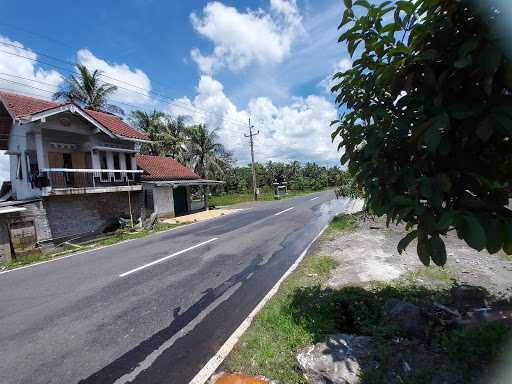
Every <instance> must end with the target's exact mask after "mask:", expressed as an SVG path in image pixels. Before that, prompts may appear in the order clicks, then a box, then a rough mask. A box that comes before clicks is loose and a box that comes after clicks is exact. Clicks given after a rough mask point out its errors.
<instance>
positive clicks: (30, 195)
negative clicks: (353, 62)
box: [0, 92, 209, 241]
mask: <svg viewBox="0 0 512 384" xmlns="http://www.w3.org/2000/svg"><path fill="white" fill-rule="evenodd" d="M149 142H150V141H149V138H148V137H147V136H146V134H145V133H143V132H140V131H138V130H136V129H134V128H132V127H131V126H130V125H129V124H128V123H127V122H126V121H124V120H122V119H121V118H120V117H118V116H115V115H112V114H109V113H104V112H98V111H92V110H88V109H84V108H81V107H80V106H79V105H77V104H74V103H69V102H68V103H58V102H54V101H49V100H43V99H38V98H34V97H29V96H24V95H20V94H14V93H8V92H0V150H4V151H7V152H6V153H7V154H8V155H9V159H10V183H11V191H10V192H9V193H10V195H9V196H10V198H9V199H8V198H7V197H5V196H4V197H2V196H0V205H2V204H7V203H8V201H3V200H11V201H13V202H16V204H19V203H23V202H30V204H32V205H34V204H35V205H34V207H32V208H33V209H32V208H31V209H29V211H31V212H32V213H34V212H36V213H35V214H31V215H32V216H34V217H35V218H34V219H31V220H28V221H32V222H34V225H35V227H36V229H35V230H34V232H36V233H38V236H37V237H38V241H40V240H42V239H43V240H44V239H56V238H65V237H72V236H80V235H81V234H87V233H95V232H96V233H97V232H101V231H103V230H104V229H105V228H107V227H108V226H109V225H112V223H113V222H114V221H115V220H117V219H118V218H119V217H129V218H132V220H136V219H138V218H139V217H144V216H147V215H151V214H153V213H155V214H157V215H158V216H174V215H176V214H184V213H187V212H188V211H190V210H191V209H192V208H193V207H192V203H191V188H193V187H197V186H200V185H204V184H205V183H208V182H209V181H207V180H201V178H200V177H199V176H198V175H196V174H195V173H194V172H193V171H192V170H190V169H188V168H186V167H185V166H183V165H182V164H180V163H178V162H177V161H176V160H174V159H172V158H167V157H160V156H148V155H139V150H140V147H141V145H143V144H144V143H149ZM34 202H37V203H34ZM38 207H39V208H38Z"/></svg>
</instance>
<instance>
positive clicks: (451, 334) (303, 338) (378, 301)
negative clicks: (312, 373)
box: [224, 215, 511, 384]
mask: <svg viewBox="0 0 512 384" xmlns="http://www.w3.org/2000/svg"><path fill="white" fill-rule="evenodd" d="M356 228H357V216H354V215H341V216H338V217H337V218H335V219H334V220H333V222H332V223H331V225H330V226H329V231H328V232H327V233H326V234H324V237H323V238H322V240H325V239H326V238H327V239H328V238H329V237H330V236H334V235H336V234H339V233H341V232H343V231H351V230H354V229H356ZM335 267H336V262H335V260H334V259H332V258H331V257H329V256H324V255H314V256H308V257H306V258H305V259H304V260H303V262H302V263H301V264H300V265H299V268H298V269H297V270H296V271H295V272H294V273H292V274H291V275H290V276H289V277H288V279H287V280H285V281H284V283H283V284H282V286H281V287H280V289H279V291H278V292H277V294H276V295H275V296H274V297H273V298H272V299H271V300H270V301H269V302H268V303H267V305H266V306H265V307H264V308H263V309H262V310H261V312H260V313H259V314H258V315H257V316H256V317H255V319H254V321H253V323H252V324H251V327H250V328H249V329H248V330H247V331H246V333H245V334H244V335H243V336H242V338H241V339H240V341H239V343H238V344H237V346H236V347H235V348H234V350H233V351H232V352H231V354H230V355H229V356H228V358H227V359H226V361H225V362H224V369H225V370H227V371H230V372H242V373H244V374H248V375H254V376H258V375H262V376H265V377H267V378H270V379H272V380H276V381H277V382H279V383H281V384H295V383H303V384H305V383H306V380H305V379H304V377H303V375H302V373H301V372H300V371H299V369H298V367H297V363H296V354H297V351H298V350H299V349H300V348H302V347H304V346H306V345H309V344H313V343H316V342H320V341H324V340H325V337H326V336H327V335H329V334H333V333H347V334H356V335H367V336H372V337H374V338H375V339H376V340H377V341H378V347H377V348H376V349H375V350H373V351H372V353H371V355H372V358H373V359H375V361H377V362H378V368H376V369H370V370H363V371H362V372H361V375H360V380H361V383H362V384H380V383H385V382H389V379H390V376H389V375H390V374H392V372H402V370H403V367H402V366H401V364H402V358H406V359H407V360H409V358H408V356H409V354H415V355H416V356H417V357H418V358H419V359H420V360H421V362H420V363H419V365H418V366H416V367H415V369H414V370H413V372H412V373H410V374H409V375H405V376H403V377H402V379H403V381H402V382H403V383H405V384H428V383H431V382H432V380H433V379H434V377H436V375H437V373H438V371H437V370H439V372H442V373H443V375H444V374H446V375H447V376H446V377H448V378H450V377H451V376H450V375H452V374H453V375H455V376H456V377H461V376H465V375H473V377H477V375H476V374H477V373H478V372H479V370H481V369H482V364H484V365H485V364H488V363H490V362H492V360H493V359H494V358H495V357H496V356H497V355H498V353H499V352H500V351H501V350H502V348H503V346H504V343H505V342H506V341H507V340H508V336H510V335H511V332H510V330H509V329H507V328H504V327H503V326H501V325H500V326H496V325H489V326H483V327H481V328H478V329H477V330H465V331H460V330H454V329H452V328H450V327H447V328H439V325H438V324H436V323H435V322H434V323H432V322H427V323H426V325H425V338H426V340H427V341H426V342H425V343H424V344H421V342H420V341H416V343H420V344H419V345H420V346H421V348H423V349H424V353H423V352H418V350H417V349H416V348H418V345H416V344H415V343H414V342H413V343H412V344H410V346H407V345H409V344H404V347H403V349H400V351H401V352H400V353H401V354H402V356H401V357H399V356H394V355H393V353H396V352H397V347H396V343H395V341H394V340H397V338H398V339H402V338H404V337H407V334H406V333H405V331H404V330H403V329H402V327H401V326H399V325H398V324H395V323H392V322H390V321H389V320H388V319H387V318H386V316H385V313H384V305H385V303H387V302H388V301H389V300H390V299H398V300H405V301H407V302H410V303H413V304H416V305H418V306H420V307H422V308H429V306H431V305H432V304H433V303H434V302H435V303H440V304H444V305H447V306H453V305H454V303H453V297H452V296H451V293H450V288H451V287H452V284H453V283H454V279H453V276H452V275H451V274H450V272H449V271H448V270H447V269H443V268H439V267H436V266H431V267H422V268H420V269H418V270H417V271H414V272H411V273H408V274H406V275H404V276H402V277H400V278H399V279H396V280H394V281H391V282H386V283H375V284H372V286H371V287H370V288H361V287H353V286H347V287H343V288H341V289H331V288H327V287H325V282H326V281H327V279H328V277H329V276H330V275H331V273H332V271H333V270H334V269H335ZM432 346H435V347H434V348H433V349H432ZM429 348H430V349H429ZM421 351H423V350H421ZM431 351H434V352H431ZM457 375H458V376H457ZM455 376H454V377H455ZM448 380H449V379H448ZM468 382H469V381H468Z"/></svg>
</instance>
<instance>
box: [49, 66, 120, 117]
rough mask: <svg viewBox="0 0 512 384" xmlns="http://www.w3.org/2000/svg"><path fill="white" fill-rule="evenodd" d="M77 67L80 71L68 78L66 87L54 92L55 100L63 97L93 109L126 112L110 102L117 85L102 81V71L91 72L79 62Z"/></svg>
mask: <svg viewBox="0 0 512 384" xmlns="http://www.w3.org/2000/svg"><path fill="white" fill-rule="evenodd" d="M76 68H77V71H78V73H77V74H76V75H71V76H69V77H68V78H67V79H66V81H65V86H64V89H63V90H60V91H57V92H55V93H54V94H53V98H54V99H55V100H57V99H63V100H66V101H70V102H74V103H78V104H79V105H81V106H82V107H84V108H86V109H91V110H93V111H101V112H109V113H117V114H121V115H122V114H124V112H123V110H122V109H121V108H119V107H118V106H116V105H113V104H110V103H109V99H110V97H111V96H112V95H113V94H114V93H115V92H116V91H117V87H116V86H115V85H112V84H108V83H105V82H103V81H101V79H100V77H101V74H102V72H101V71H99V70H97V69H96V70H94V71H93V72H90V71H89V69H88V68H87V67H86V66H85V65H82V64H77V66H76Z"/></svg>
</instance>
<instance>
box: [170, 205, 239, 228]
mask: <svg viewBox="0 0 512 384" xmlns="http://www.w3.org/2000/svg"><path fill="white" fill-rule="evenodd" d="M240 211H242V209H212V210H210V211H202V212H197V213H192V214H190V215H185V216H179V217H175V218H173V219H166V220H162V221H163V222H164V223H168V224H179V223H197V222H200V221H205V220H210V219H214V218H216V217H219V216H225V215H231V214H233V213H236V212H240Z"/></svg>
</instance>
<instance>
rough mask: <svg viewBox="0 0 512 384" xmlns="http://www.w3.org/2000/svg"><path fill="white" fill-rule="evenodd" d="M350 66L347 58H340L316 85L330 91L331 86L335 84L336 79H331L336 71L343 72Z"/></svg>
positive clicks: (350, 63)
mask: <svg viewBox="0 0 512 384" xmlns="http://www.w3.org/2000/svg"><path fill="white" fill-rule="evenodd" d="M350 68H352V62H351V61H350V60H349V59H346V58H344V59H341V60H340V61H338V62H337V63H336V65H334V67H333V69H332V71H331V73H330V74H329V76H327V77H326V78H324V79H323V80H322V81H321V82H320V83H319V84H318V85H319V86H320V87H322V88H323V89H324V90H325V92H326V93H328V94H330V93H331V88H332V87H333V86H334V85H336V81H334V80H333V79H332V77H333V76H334V75H335V74H336V73H338V72H345V71H348V70H349V69H350Z"/></svg>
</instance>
